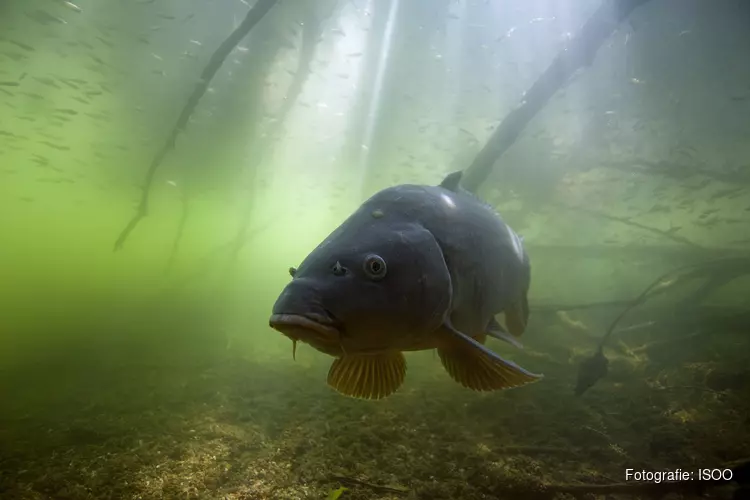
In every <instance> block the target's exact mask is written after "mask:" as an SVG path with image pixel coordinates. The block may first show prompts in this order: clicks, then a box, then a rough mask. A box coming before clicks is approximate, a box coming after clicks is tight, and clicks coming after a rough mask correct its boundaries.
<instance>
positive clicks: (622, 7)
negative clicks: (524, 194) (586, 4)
mask: <svg viewBox="0 0 750 500" xmlns="http://www.w3.org/2000/svg"><path fill="white" fill-rule="evenodd" d="M648 1H649V0H610V1H605V2H604V3H602V5H601V6H600V7H599V8H598V9H597V10H596V12H594V14H593V15H592V16H591V18H590V19H589V20H588V21H587V22H586V24H585V25H584V26H583V28H581V31H580V32H579V33H578V36H576V37H575V38H574V39H573V40H572V41H571V42H570V44H569V45H568V46H567V47H566V48H565V49H563V51H562V52H560V54H558V55H557V57H556V58H555V59H554V60H553V61H552V64H550V66H549V67H548V68H547V70H546V71H545V72H544V73H542V75H541V76H540V77H539V79H537V81H536V82H534V85H532V86H531V88H530V89H529V90H528V92H526V95H525V96H524V100H523V101H521V102H520V104H519V105H518V107H516V109H514V110H513V111H511V112H510V113H509V114H508V115H507V116H506V117H505V118H504V119H503V121H502V122H501V123H500V125H499V126H498V127H497V129H495V131H494V132H493V133H492V135H491V136H490V138H489V140H488V141H487V143H486V144H485V146H484V148H482V150H481V151H480V152H479V154H478V155H477V156H476V158H474V161H473V162H472V163H471V165H469V166H468V168H467V169H466V170H465V172H464V176H463V179H462V186H463V187H464V188H465V189H467V190H468V191H471V192H472V193H476V192H477V190H478V189H479V187H480V186H481V185H482V183H483V182H484V181H485V180H487V178H488V177H489V175H490V173H492V170H493V167H494V165H495V162H497V161H498V160H499V159H500V157H501V156H502V155H503V154H504V153H505V152H506V151H507V150H508V149H509V148H510V147H511V146H512V145H513V143H514V142H515V141H516V139H517V138H518V136H519V135H520V134H521V132H523V130H524V128H525V127H526V126H527V125H528V124H529V122H530V121H531V120H532V119H533V118H534V117H535V116H536V114H537V113H538V112H539V111H540V110H541V109H542V108H543V107H544V106H545V105H546V104H547V102H548V101H549V100H550V98H551V97H552V96H553V95H554V94H555V92H557V91H558V90H559V89H560V88H561V87H563V86H564V85H565V83H566V82H567V81H568V79H569V78H570V77H571V76H572V75H573V73H574V72H575V71H576V70H577V69H578V68H581V67H583V66H590V65H591V64H592V63H593V62H594V56H595V55H596V51H597V50H598V49H599V47H600V46H601V44H602V43H604V41H605V40H606V39H607V38H608V37H609V36H610V35H611V34H612V33H613V32H614V31H615V29H616V28H617V25H618V24H619V23H620V22H621V21H622V20H624V19H625V18H626V17H628V16H629V15H630V13H631V12H632V11H633V10H634V9H635V8H636V7H638V6H640V5H643V4H644V3H646V2H648Z"/></svg>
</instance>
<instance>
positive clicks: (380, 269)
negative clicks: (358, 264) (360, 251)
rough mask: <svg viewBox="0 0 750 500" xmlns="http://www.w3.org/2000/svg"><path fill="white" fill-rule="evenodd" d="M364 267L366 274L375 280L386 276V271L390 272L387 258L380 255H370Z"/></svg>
mask: <svg viewBox="0 0 750 500" xmlns="http://www.w3.org/2000/svg"><path fill="white" fill-rule="evenodd" d="M363 267H364V271H365V274H366V275H367V276H368V277H369V278H370V279H372V280H375V281H377V280H381V279H383V278H385V273H386V272H388V267H387V266H386V265H385V260H383V258H382V257H381V256H380V255H374V254H373V255H368V256H367V257H366V258H365V262H364V266H363Z"/></svg>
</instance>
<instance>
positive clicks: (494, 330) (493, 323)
mask: <svg viewBox="0 0 750 500" xmlns="http://www.w3.org/2000/svg"><path fill="white" fill-rule="evenodd" d="M486 332H487V335H489V336H490V337H492V338H495V339H498V340H502V341H504V342H507V343H509V344H511V345H512V346H514V347H517V348H519V349H523V344H521V342H519V341H518V340H516V339H515V337H513V336H512V335H511V334H509V333H508V332H507V331H505V329H504V328H503V327H502V326H501V325H500V323H498V322H497V320H496V319H495V318H492V319H491V320H490V322H489V324H488V325H487V329H486ZM482 344H484V342H482Z"/></svg>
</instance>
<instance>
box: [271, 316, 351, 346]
mask: <svg viewBox="0 0 750 500" xmlns="http://www.w3.org/2000/svg"><path fill="white" fill-rule="evenodd" d="M268 324H269V326H270V327H271V328H273V329H274V330H278V331H280V332H281V333H283V334H284V335H286V336H287V337H289V338H291V339H292V340H295V341H296V340H307V339H306V338H305V337H310V336H311V335H310V334H312V337H318V338H319V339H320V340H323V339H330V338H331V337H334V338H338V337H339V334H340V332H339V329H338V328H336V326H335V324H334V322H333V321H331V320H330V319H329V318H326V317H325V316H323V315H321V314H292V313H281V314H272V315H271V319H269V320H268Z"/></svg>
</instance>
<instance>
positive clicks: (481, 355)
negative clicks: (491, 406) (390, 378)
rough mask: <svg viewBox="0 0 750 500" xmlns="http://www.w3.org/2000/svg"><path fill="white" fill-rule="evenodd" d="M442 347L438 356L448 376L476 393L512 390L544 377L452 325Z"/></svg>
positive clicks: (439, 348)
mask: <svg viewBox="0 0 750 500" xmlns="http://www.w3.org/2000/svg"><path fill="white" fill-rule="evenodd" d="M444 329H445V330H447V332H446V335H445V336H444V338H443V339H441V340H442V342H441V345H440V347H438V350H437V351H438V356H440V361H441V362H442V363H443V367H444V368H445V370H446V371H447V372H448V374H449V375H450V376H451V378H453V380H455V381H456V382H458V383H459V384H461V385H463V386H464V387H467V388H469V389H473V390H475V391H494V390H498V389H509V388H511V387H518V386H521V385H525V384H529V383H531V382H535V381H537V380H539V379H541V378H542V375H537V374H535V373H531V372H528V371H526V370H524V369H523V368H521V367H520V366H518V365H517V364H515V363H513V362H512V361H508V360H506V359H503V358H501V357H500V356H498V355H497V354H495V353H494V352H492V351H491V350H489V349H487V348H486V347H485V346H483V345H482V344H481V343H480V342H478V341H477V340H476V339H473V338H471V337H469V336H468V335H466V334H464V333H461V332H459V331H458V330H456V329H455V328H453V327H452V326H450V325H445V326H444Z"/></svg>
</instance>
